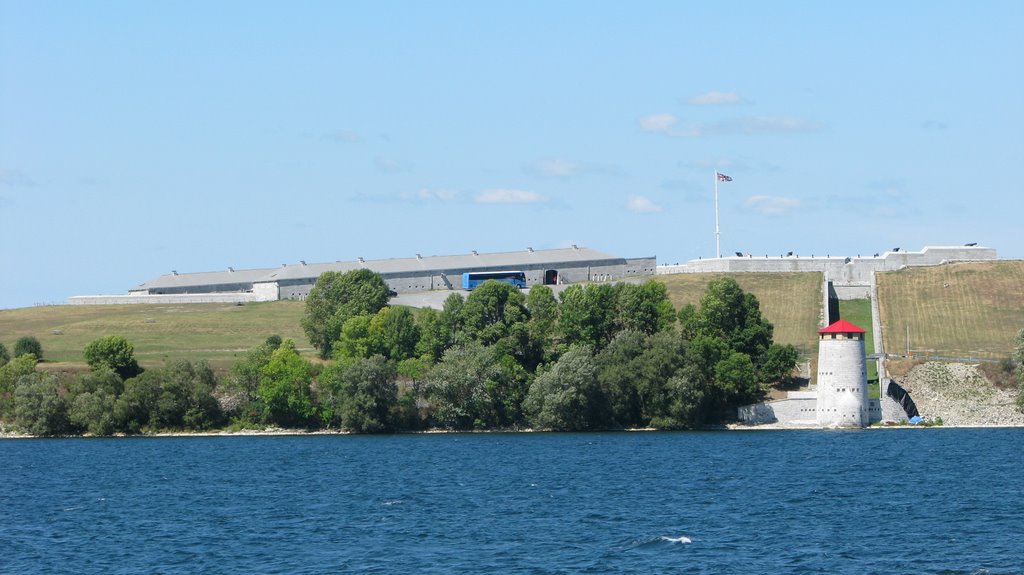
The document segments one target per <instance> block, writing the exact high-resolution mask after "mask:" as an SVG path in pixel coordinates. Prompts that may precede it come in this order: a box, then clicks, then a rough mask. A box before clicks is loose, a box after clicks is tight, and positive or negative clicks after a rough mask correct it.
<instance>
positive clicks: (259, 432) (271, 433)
mask: <svg viewBox="0 0 1024 575" xmlns="http://www.w3.org/2000/svg"><path fill="white" fill-rule="evenodd" d="M873 429H1024V425H988V424H977V425H910V424H902V425H869V426H867V427H860V428H852V427H850V428H846V427H818V426H811V425H789V424H781V423H765V424H760V425H745V424H741V423H728V424H723V425H715V426H707V427H704V428H701V429H692V430H685V431H682V432H683V433H685V432H687V431H694V432H708V431H857V430H873ZM657 432H664V433H679V431H669V430H659V429H655V428H653V427H640V428H629V429H602V430H595V431H565V432H563V431H548V430H540V429H530V428H526V429H487V430H462V431H459V430H452V429H425V430H422V431H396V432H392V433H354V432H351V431H345V430H342V429H316V430H311V431H310V430H303V429H284V428H265V429H243V430H238V431H226V430H221V431H196V432H189V431H167V432H159V433H139V434H134V435H128V434H123V433H121V434H115V435H87V434H83V435H55V436H43V435H29V434H23V433H17V432H13V431H8V430H6V429H0V440H4V439H113V438H117V439H130V438H159V437H283V436H296V437H297V436H304V435H309V436H314V435H363V436H385V435H437V434H453V435H466V434H488V433H526V434H528V433H657Z"/></svg>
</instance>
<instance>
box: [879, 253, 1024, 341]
mask: <svg viewBox="0 0 1024 575" xmlns="http://www.w3.org/2000/svg"><path fill="white" fill-rule="evenodd" d="M877 280H878V305H879V312H880V315H881V321H882V339H883V341H884V342H885V347H886V351H888V352H890V353H894V352H895V353H899V352H903V351H906V347H907V328H908V327H909V328H910V350H911V351H913V352H916V353H918V354H925V355H942V356H954V357H978V358H989V359H1001V358H1004V357H1007V356H1008V355H1009V354H1010V351H1011V350H1012V348H1013V337H1014V336H1015V335H1016V333H1017V332H1018V331H1019V330H1020V329H1021V328H1024V261H994V262H969V263H955V264H948V265H943V266H934V267H915V268H907V269H903V270H900V271H896V272H886V273H880V274H878V275H877Z"/></svg>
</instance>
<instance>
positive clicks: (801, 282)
mask: <svg viewBox="0 0 1024 575" xmlns="http://www.w3.org/2000/svg"><path fill="white" fill-rule="evenodd" d="M727 275H728V276H732V277H734V278H735V279H736V283H738V284H739V285H740V287H741V288H743V291H746V292H749V293H752V294H754V295H755V296H757V299H758V301H759V302H760V303H761V313H762V314H764V317H766V318H767V319H768V321H770V322H772V323H773V324H774V325H775V341H776V342H778V343H791V344H793V345H795V346H796V348H797V349H798V350H799V351H800V354H801V355H803V356H814V355H816V354H817V353H818V330H819V329H820V325H821V303H822V297H823V295H822V293H821V284H822V281H823V280H822V275H821V274H820V273H737V274H724V273H707V274H672V275H662V276H657V278H656V279H657V281H659V282H662V283H664V284H665V285H666V287H667V288H668V294H669V298H670V299H671V300H672V304H673V305H675V306H676V309H679V308H681V307H683V306H684V305H686V304H688V303H692V304H693V305H696V306H699V305H700V298H701V296H702V295H704V290H705V289H707V286H708V284H709V283H711V281H712V280H714V279H717V278H720V277H723V276H727Z"/></svg>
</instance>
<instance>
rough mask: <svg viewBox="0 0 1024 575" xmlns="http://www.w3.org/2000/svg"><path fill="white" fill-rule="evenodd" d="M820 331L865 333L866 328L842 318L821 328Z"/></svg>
mask: <svg viewBox="0 0 1024 575" xmlns="http://www.w3.org/2000/svg"><path fill="white" fill-rule="evenodd" d="M818 333H864V330H863V329H861V328H859V327H857V326H855V325H853V324H852V323H850V322H848V321H846V320H845V319H841V320H839V321H837V322H835V323H834V324H832V325H830V326H828V327H826V328H824V329H819V330H818Z"/></svg>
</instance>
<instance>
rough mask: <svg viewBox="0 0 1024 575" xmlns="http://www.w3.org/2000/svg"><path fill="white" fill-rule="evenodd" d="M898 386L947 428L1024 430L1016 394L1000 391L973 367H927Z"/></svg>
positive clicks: (930, 364) (926, 414) (933, 364)
mask: <svg viewBox="0 0 1024 575" xmlns="http://www.w3.org/2000/svg"><path fill="white" fill-rule="evenodd" d="M896 382H897V383H899V384H900V385H901V386H903V388H904V389H906V390H907V391H908V392H910V397H912V398H913V399H914V403H915V404H917V410H918V411H919V412H920V413H921V415H922V416H923V417H924V418H926V419H936V418H941V419H942V422H943V423H944V424H945V425H960V426H991V425H1021V426H1024V413H1021V412H1020V411H1019V410H1018V409H1017V405H1016V403H1015V402H1016V398H1017V392H1016V390H1002V389H998V388H997V387H995V386H994V385H992V384H991V383H990V382H989V381H988V379H986V378H985V376H984V374H982V373H981V372H980V371H979V370H978V369H977V367H975V366H973V365H968V364H960V363H941V362H928V363H923V364H921V365H918V366H916V367H914V368H913V369H912V370H910V372H909V373H907V374H906V375H905V376H903V377H899V378H896Z"/></svg>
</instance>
